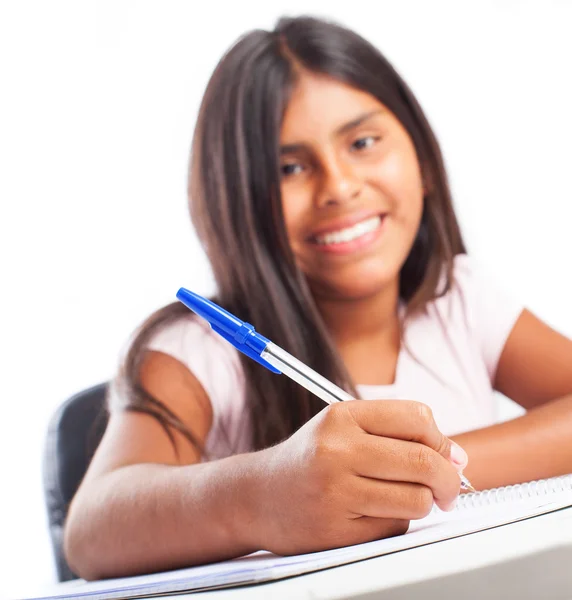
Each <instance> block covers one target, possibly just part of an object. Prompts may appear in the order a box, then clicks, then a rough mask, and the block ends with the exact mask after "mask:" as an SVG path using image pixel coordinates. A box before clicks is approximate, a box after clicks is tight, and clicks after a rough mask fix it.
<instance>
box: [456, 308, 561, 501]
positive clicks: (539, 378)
mask: <svg viewBox="0 0 572 600" xmlns="http://www.w3.org/2000/svg"><path fill="white" fill-rule="evenodd" d="M495 387H496V389H497V390H498V391H500V392H501V393H503V394H505V395H506V396H507V397H509V398H511V399H512V400H514V401H515V402H517V403H518V404H520V405H521V406H523V407H524V408H526V409H528V412H527V413H526V414H525V415H524V416H522V417H519V418H517V419H514V420H512V421H508V422H506V423H501V424H498V425H494V426H493V427H487V428H484V429H480V430H477V431H471V432H468V433H464V434H462V435H459V436H456V437H455V438H454V439H455V441H457V442H458V443H459V444H461V445H462V446H463V448H465V450H466V451H467V452H468V454H469V456H470V463H469V466H468V467H467V471H466V474H467V476H468V477H469V479H470V480H471V482H472V483H473V485H475V486H476V487H477V488H479V489H484V488H491V487H498V486H501V485H510V484H513V483H520V482H523V481H530V480H533V479H542V478H545V477H552V476H556V475H562V474H565V473H571V472H572V340H569V339H567V338H566V337H565V336H563V335H561V334H559V333H557V332H556V331H554V330H553V329H551V328H550V327H548V326H547V325H546V324H544V323H542V322H541V321H540V320H539V319H537V318H536V317H535V316H534V315H532V314H531V313H530V312H528V311H524V312H523V314H522V315H521V316H520V318H519V319H518V321H517V323H516V325H515V327H514V329H513V331H512V332H511V334H510V336H509V339H508V340H507V343H506V345H505V348H504V350H503V353H502V355H501V358H500V361H499V365H498V369H497V373H496V382H495Z"/></svg>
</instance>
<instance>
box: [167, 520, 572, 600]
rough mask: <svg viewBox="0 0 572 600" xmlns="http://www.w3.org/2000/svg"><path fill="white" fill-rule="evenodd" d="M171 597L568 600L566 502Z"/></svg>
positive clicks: (571, 534)
mask: <svg viewBox="0 0 572 600" xmlns="http://www.w3.org/2000/svg"><path fill="white" fill-rule="evenodd" d="M160 598H163V599H164V600H174V597H173V596H170V597H169V596H160ZM175 598H177V597H175ZM178 598H185V599H187V600H191V599H192V600H262V599H264V600H286V599H288V600H290V599H292V600H294V599H295V600H310V599H311V600H325V599H328V600H330V599H331V600H334V599H335V600H338V599H341V598H352V599H354V600H374V599H375V600H417V599H418V598H419V599H423V600H433V599H435V600H437V599H439V600H445V599H448V598H455V599H456V600H473V599H475V600H485V599H486V600H491V599H495V600H496V599H497V598H498V599H501V598H502V599H503V600H513V599H514V600H572V508H568V509H565V510H561V511H558V512H555V513H549V514H545V515H541V516H538V517H534V518H532V519H528V520H526V521H521V522H519V523H513V524H510V525H503V526H502V527H496V528H494V529H489V530H487V531H480V532H478V533H474V534H471V535H467V536H464V537H460V538H455V539H452V540H446V541H443V542H438V543H435V544H431V545H428V546H422V547H420V548H412V549H410V550H405V551H403V552H396V553H395V554H388V555H386V556H380V557H378V558H372V559H369V560H365V561H362V562H359V563H353V564H350V565H344V566H341V567H335V568H332V569H327V570H325V571H319V572H317V573H309V574H307V575H300V576H298V577H293V578H291V579H286V580H282V581H275V582H272V583H265V584H260V585H255V586H246V587H243V588H235V589H228V590H216V591H211V592H199V593H195V594H184V595H182V596H179V597H178Z"/></svg>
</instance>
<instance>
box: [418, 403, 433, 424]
mask: <svg viewBox="0 0 572 600" xmlns="http://www.w3.org/2000/svg"><path fill="white" fill-rule="evenodd" d="M416 404H417V416H418V418H419V421H420V423H421V424H422V425H423V426H424V427H432V426H433V424H434V423H435V420H434V418H433V411H432V410H431V407H429V406H427V404H423V402H417V403H416Z"/></svg>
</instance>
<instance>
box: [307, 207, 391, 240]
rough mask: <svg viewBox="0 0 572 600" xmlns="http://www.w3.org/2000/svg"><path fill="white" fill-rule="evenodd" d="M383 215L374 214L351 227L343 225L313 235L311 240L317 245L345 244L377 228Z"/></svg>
mask: <svg viewBox="0 0 572 600" xmlns="http://www.w3.org/2000/svg"><path fill="white" fill-rule="evenodd" d="M384 217H385V215H375V216H374V217H369V218H367V219H364V220H363V221H360V222H359V223H356V224H355V225H352V226H351V227H345V228H344V229H338V230H337V231H329V232H328V233H324V234H322V235H317V236H313V237H312V241H313V242H314V243H315V244H318V245H319V246H332V245H334V246H335V245H337V244H347V243H349V242H353V241H355V240H358V239H359V238H362V237H364V236H366V235H368V234H370V233H373V232H374V231H376V230H377V229H379V227H381V224H382V222H383V219H384Z"/></svg>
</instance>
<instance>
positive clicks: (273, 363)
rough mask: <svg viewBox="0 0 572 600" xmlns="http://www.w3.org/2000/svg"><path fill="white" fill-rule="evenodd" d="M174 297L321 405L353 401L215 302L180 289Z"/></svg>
mask: <svg viewBox="0 0 572 600" xmlns="http://www.w3.org/2000/svg"><path fill="white" fill-rule="evenodd" d="M177 298H178V299H179V300H180V301H181V302H182V303H183V304H184V305H185V306H187V307H188V308H190V309H191V310H192V311H193V312H194V313H196V314H197V315H199V316H200V317H203V319H206V320H207V321H208V322H209V323H210V326H211V328H212V329H213V331H215V332H216V333H218V334H219V335H221V336H222V337H223V338H224V339H225V340H226V341H227V342H230V343H231V344H232V345H233V346H234V347H235V348H236V349H237V350H240V351H241V352H242V353H244V354H246V356H249V357H250V358H252V359H253V360H255V361H257V362H259V363H260V364H261V365H263V366H265V367H266V368H267V369H270V370H271V371H273V372H274V373H284V374H285V375H288V377H290V378H291V379H293V380H294V381H295V382H296V383H299V384H300V385H301V386H302V387H304V388H306V389H307V390H308V391H310V392H312V393H313V394H316V396H318V398H321V399H322V400H323V401H324V402H327V403H328V404H331V403H332V402H341V401H342V400H353V397H352V396H350V394H348V393H347V392H345V391H344V390H342V389H341V388H339V387H338V386H337V385H334V384H333V383H332V382H331V381H328V380H327V379H326V378H325V377H322V376H321V375H320V374H318V373H316V371H314V370H313V369H310V367H307V366H306V365H305V364H304V363H302V362H300V361H299V360H298V359H297V358H294V357H293V356H292V355H291V354H289V353H288V352H286V350H282V348H280V347H279V346H277V345H276V344H273V343H272V342H271V341H270V340H268V339H266V338H265V337H264V336H263V335H260V334H259V333H256V331H255V329H254V327H253V326H252V325H251V324H250V323H245V322H244V321H241V320H240V319H239V318H238V317H235V316H234V315H231V314H230V313H229V312H228V311H226V310H224V308H221V307H220V306H218V305H217V304H215V303H214V302H211V301H210V300H207V299H206V298H203V297H202V296H199V295H198V294H195V293H194V292H191V291H190V290H187V289H185V288H181V289H180V290H179V291H178V292H177Z"/></svg>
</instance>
